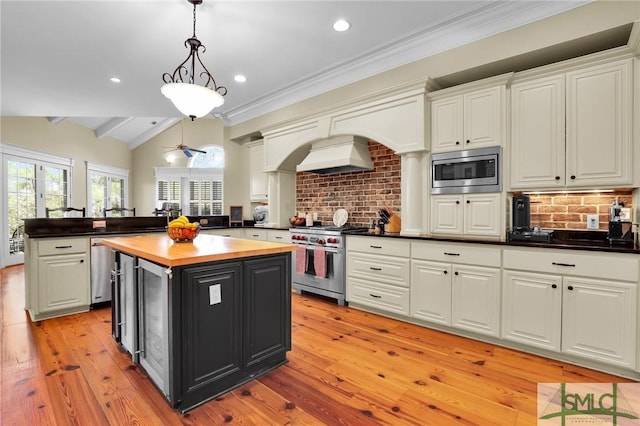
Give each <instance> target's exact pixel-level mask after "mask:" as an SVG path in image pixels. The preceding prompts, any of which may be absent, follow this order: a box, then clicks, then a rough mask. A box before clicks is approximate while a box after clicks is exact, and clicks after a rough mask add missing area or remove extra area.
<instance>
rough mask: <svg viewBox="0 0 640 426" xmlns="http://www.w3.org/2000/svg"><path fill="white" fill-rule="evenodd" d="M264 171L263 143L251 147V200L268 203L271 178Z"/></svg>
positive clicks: (256, 143) (252, 144)
mask: <svg viewBox="0 0 640 426" xmlns="http://www.w3.org/2000/svg"><path fill="white" fill-rule="evenodd" d="M263 170H264V144H263V143H262V141H259V142H255V143H251V144H250V145H249V199H250V200H251V201H267V197H268V187H269V177H268V175H267V174H266V173H265V172H264V171H263Z"/></svg>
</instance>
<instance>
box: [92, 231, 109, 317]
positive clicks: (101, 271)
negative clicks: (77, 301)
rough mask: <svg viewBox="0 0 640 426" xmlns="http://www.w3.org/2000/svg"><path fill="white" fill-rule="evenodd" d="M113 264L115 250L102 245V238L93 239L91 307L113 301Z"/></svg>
mask: <svg viewBox="0 0 640 426" xmlns="http://www.w3.org/2000/svg"><path fill="white" fill-rule="evenodd" d="M113 262H114V253H113V250H111V248H109V247H107V246H105V245H103V244H102V238H91V305H96V304H99V303H106V302H110V301H111V270H112V268H113Z"/></svg>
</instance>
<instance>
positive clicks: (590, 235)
mask: <svg viewBox="0 0 640 426" xmlns="http://www.w3.org/2000/svg"><path fill="white" fill-rule="evenodd" d="M345 235H364V236H369V237H376V238H406V239H412V240H429V241H444V242H450V243H474V244H494V245H502V246H514V247H538V248H552V249H571V250H585V251H600V252H610V253H629V254H640V247H639V246H638V245H634V243H633V241H629V242H624V243H622V242H615V243H613V244H610V243H609V240H608V239H607V233H606V232H605V231H579V230H576V231H574V230H554V235H553V239H552V241H551V242H547V243H543V242H534V241H505V240H495V239H494V240H491V239H481V238H465V237H463V236H461V237H451V236H447V237H445V236H440V235H434V234H421V235H400V234H398V233H386V234H374V233H372V232H368V230H366V231H362V230H357V231H346V232H345Z"/></svg>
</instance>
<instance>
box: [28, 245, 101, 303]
mask: <svg viewBox="0 0 640 426" xmlns="http://www.w3.org/2000/svg"><path fill="white" fill-rule="evenodd" d="M38 276H39V279H38V292H39V294H38V308H39V312H47V311H55V310H62V309H67V308H74V307H78V306H83V305H87V306H88V305H89V303H90V301H91V300H90V299H91V294H90V286H89V282H90V277H89V262H88V259H87V254H86V253H76V254H61V255H56V256H42V257H40V258H39V259H38Z"/></svg>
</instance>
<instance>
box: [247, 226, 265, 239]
mask: <svg viewBox="0 0 640 426" xmlns="http://www.w3.org/2000/svg"><path fill="white" fill-rule="evenodd" d="M244 237H245V238H247V239H249V240H260V241H267V230H266V229H255V228H254V229H250V228H247V229H245V230H244Z"/></svg>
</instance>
